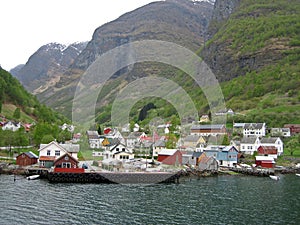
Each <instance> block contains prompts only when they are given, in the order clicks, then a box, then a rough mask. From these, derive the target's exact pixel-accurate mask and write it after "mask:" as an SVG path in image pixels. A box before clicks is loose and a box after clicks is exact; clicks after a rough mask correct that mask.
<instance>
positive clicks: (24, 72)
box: [11, 43, 86, 93]
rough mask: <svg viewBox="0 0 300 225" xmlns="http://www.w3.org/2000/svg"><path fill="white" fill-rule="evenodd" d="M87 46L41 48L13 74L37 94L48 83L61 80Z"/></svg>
mask: <svg viewBox="0 0 300 225" xmlns="http://www.w3.org/2000/svg"><path fill="white" fill-rule="evenodd" d="M85 46H86V43H74V44H71V45H69V46H65V45H62V44H58V43H49V44H47V45H44V46H42V47H40V48H39V49H38V50H37V51H36V52H35V53H34V54H33V55H32V56H31V57H30V58H29V60H28V62H27V63H26V64H25V65H23V66H21V67H20V66H18V67H16V68H14V69H12V70H11V72H12V74H13V75H14V76H15V77H16V78H17V79H19V80H20V82H21V83H22V84H23V85H24V86H25V88H26V89H27V90H29V91H30V92H33V93H37V92H39V91H40V90H41V89H42V87H43V86H45V85H47V83H48V84H50V83H51V82H53V80H59V79H60V76H61V74H63V73H64V72H65V71H66V70H67V69H68V68H69V66H70V65H71V64H72V63H73V62H74V60H75V58H77V56H78V55H79V54H80V52H81V51H82V50H83V48H84V47H85Z"/></svg>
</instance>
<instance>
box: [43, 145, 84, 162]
mask: <svg viewBox="0 0 300 225" xmlns="http://www.w3.org/2000/svg"><path fill="white" fill-rule="evenodd" d="M38 151H39V161H40V165H41V166H44V165H45V162H46V161H54V160H55V159H57V158H59V157H60V156H62V155H64V154H66V153H69V154H70V155H71V156H72V157H73V158H75V159H76V160H78V152H79V145H78V144H58V143H57V142H56V141H52V142H50V143H49V144H41V145H40V149H39V150H38Z"/></svg>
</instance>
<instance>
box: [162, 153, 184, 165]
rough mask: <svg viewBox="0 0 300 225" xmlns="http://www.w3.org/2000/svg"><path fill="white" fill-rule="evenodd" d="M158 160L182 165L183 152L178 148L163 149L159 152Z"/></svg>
mask: <svg viewBox="0 0 300 225" xmlns="http://www.w3.org/2000/svg"><path fill="white" fill-rule="evenodd" d="M157 161H159V162H162V163H164V164H168V165H181V164H182V153H181V152H180V151H179V150H177V149H163V150H161V151H160V152H159V153H158V158H157Z"/></svg>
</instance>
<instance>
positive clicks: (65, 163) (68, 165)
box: [62, 162, 71, 168]
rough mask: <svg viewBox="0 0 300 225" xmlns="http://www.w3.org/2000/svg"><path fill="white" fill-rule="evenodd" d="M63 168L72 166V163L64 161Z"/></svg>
mask: <svg viewBox="0 0 300 225" xmlns="http://www.w3.org/2000/svg"><path fill="white" fill-rule="evenodd" d="M62 168H71V163H70V162H63V163H62Z"/></svg>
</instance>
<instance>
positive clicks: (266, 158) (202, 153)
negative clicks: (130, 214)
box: [2, 112, 300, 170]
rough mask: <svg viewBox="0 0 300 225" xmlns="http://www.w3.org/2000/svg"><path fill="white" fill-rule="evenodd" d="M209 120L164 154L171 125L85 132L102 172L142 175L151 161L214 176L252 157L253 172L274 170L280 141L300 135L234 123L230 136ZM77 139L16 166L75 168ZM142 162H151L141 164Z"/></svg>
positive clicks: (22, 158) (295, 129)
mask: <svg viewBox="0 0 300 225" xmlns="http://www.w3.org/2000/svg"><path fill="white" fill-rule="evenodd" d="M227 113H228V112H227ZM208 118H209V117H208V116H205V115H204V116H202V117H201V119H202V121H205V122H204V124H203V123H197V124H196V123H191V124H190V126H189V130H188V133H187V134H186V135H184V136H183V135H182V136H181V137H180V138H179V140H178V142H177V143H176V147H175V148H173V149H169V148H167V142H168V139H169V132H170V130H169V128H170V126H172V124H170V123H167V124H162V125H158V126H157V127H156V131H153V134H151V135H147V134H146V133H145V132H143V131H140V130H141V128H140V127H139V126H138V125H137V124H136V125H135V126H134V129H133V131H132V132H130V130H129V125H128V126H127V127H123V128H121V129H118V128H110V127H107V128H105V129H104V130H103V133H101V134H99V133H98V131H95V130H88V131H86V136H87V140H88V144H89V148H90V149H92V150H93V156H94V157H98V156H101V157H103V159H102V160H101V162H100V163H99V166H100V167H102V168H103V169H109V170H115V169H117V170H119V169H121V168H127V169H128V168H134V169H145V167H147V166H149V165H147V163H149V162H154V159H155V162H158V163H159V164H163V165H171V166H179V165H186V166H189V167H192V168H197V169H199V170H217V169H218V168H219V167H236V166H237V165H238V163H239V160H240V159H241V157H245V156H246V155H255V159H256V160H255V165H254V166H261V167H266V168H274V167H275V163H276V159H277V157H278V156H280V155H282V154H283V151H284V145H283V141H282V138H284V137H290V136H292V135H295V134H298V133H300V125H297V124H287V125H285V126H284V127H283V128H270V129H268V128H267V125H266V124H265V123H233V129H231V130H230V131H229V130H228V129H227V128H226V125H225V124H208V123H207V120H208ZM7 124H8V125H9V124H10V123H7ZM3 128H4V126H2V129H3ZM60 128H61V129H62V130H68V131H70V132H74V126H73V125H67V124H63V125H62V126H61V127H60ZM159 130H160V131H161V132H158V131H159ZM233 134H234V135H233ZM233 136H234V138H232V137H233ZM81 137H82V136H81V134H80V133H75V134H73V140H72V141H71V142H70V143H64V144H62V143H57V142H56V141H52V142H51V143H48V144H41V145H40V148H39V150H38V152H39V155H38V156H36V155H35V154H34V153H32V152H27V153H22V154H20V155H19V156H18V157H17V164H18V165H22V166H25V165H32V164H35V163H38V164H39V166H40V167H42V168H51V167H57V168H78V167H79V161H78V153H79V151H80V145H79V144H77V142H78V141H79V140H80V138H81ZM237 137H238V138H237ZM224 138H227V142H228V143H227V144H224V143H222V140H223V139H224ZM146 157H147V158H148V159H151V160H150V161H149V160H146V161H145V158H146ZM145 163H146V165H145ZM149 167H151V166H149Z"/></svg>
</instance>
